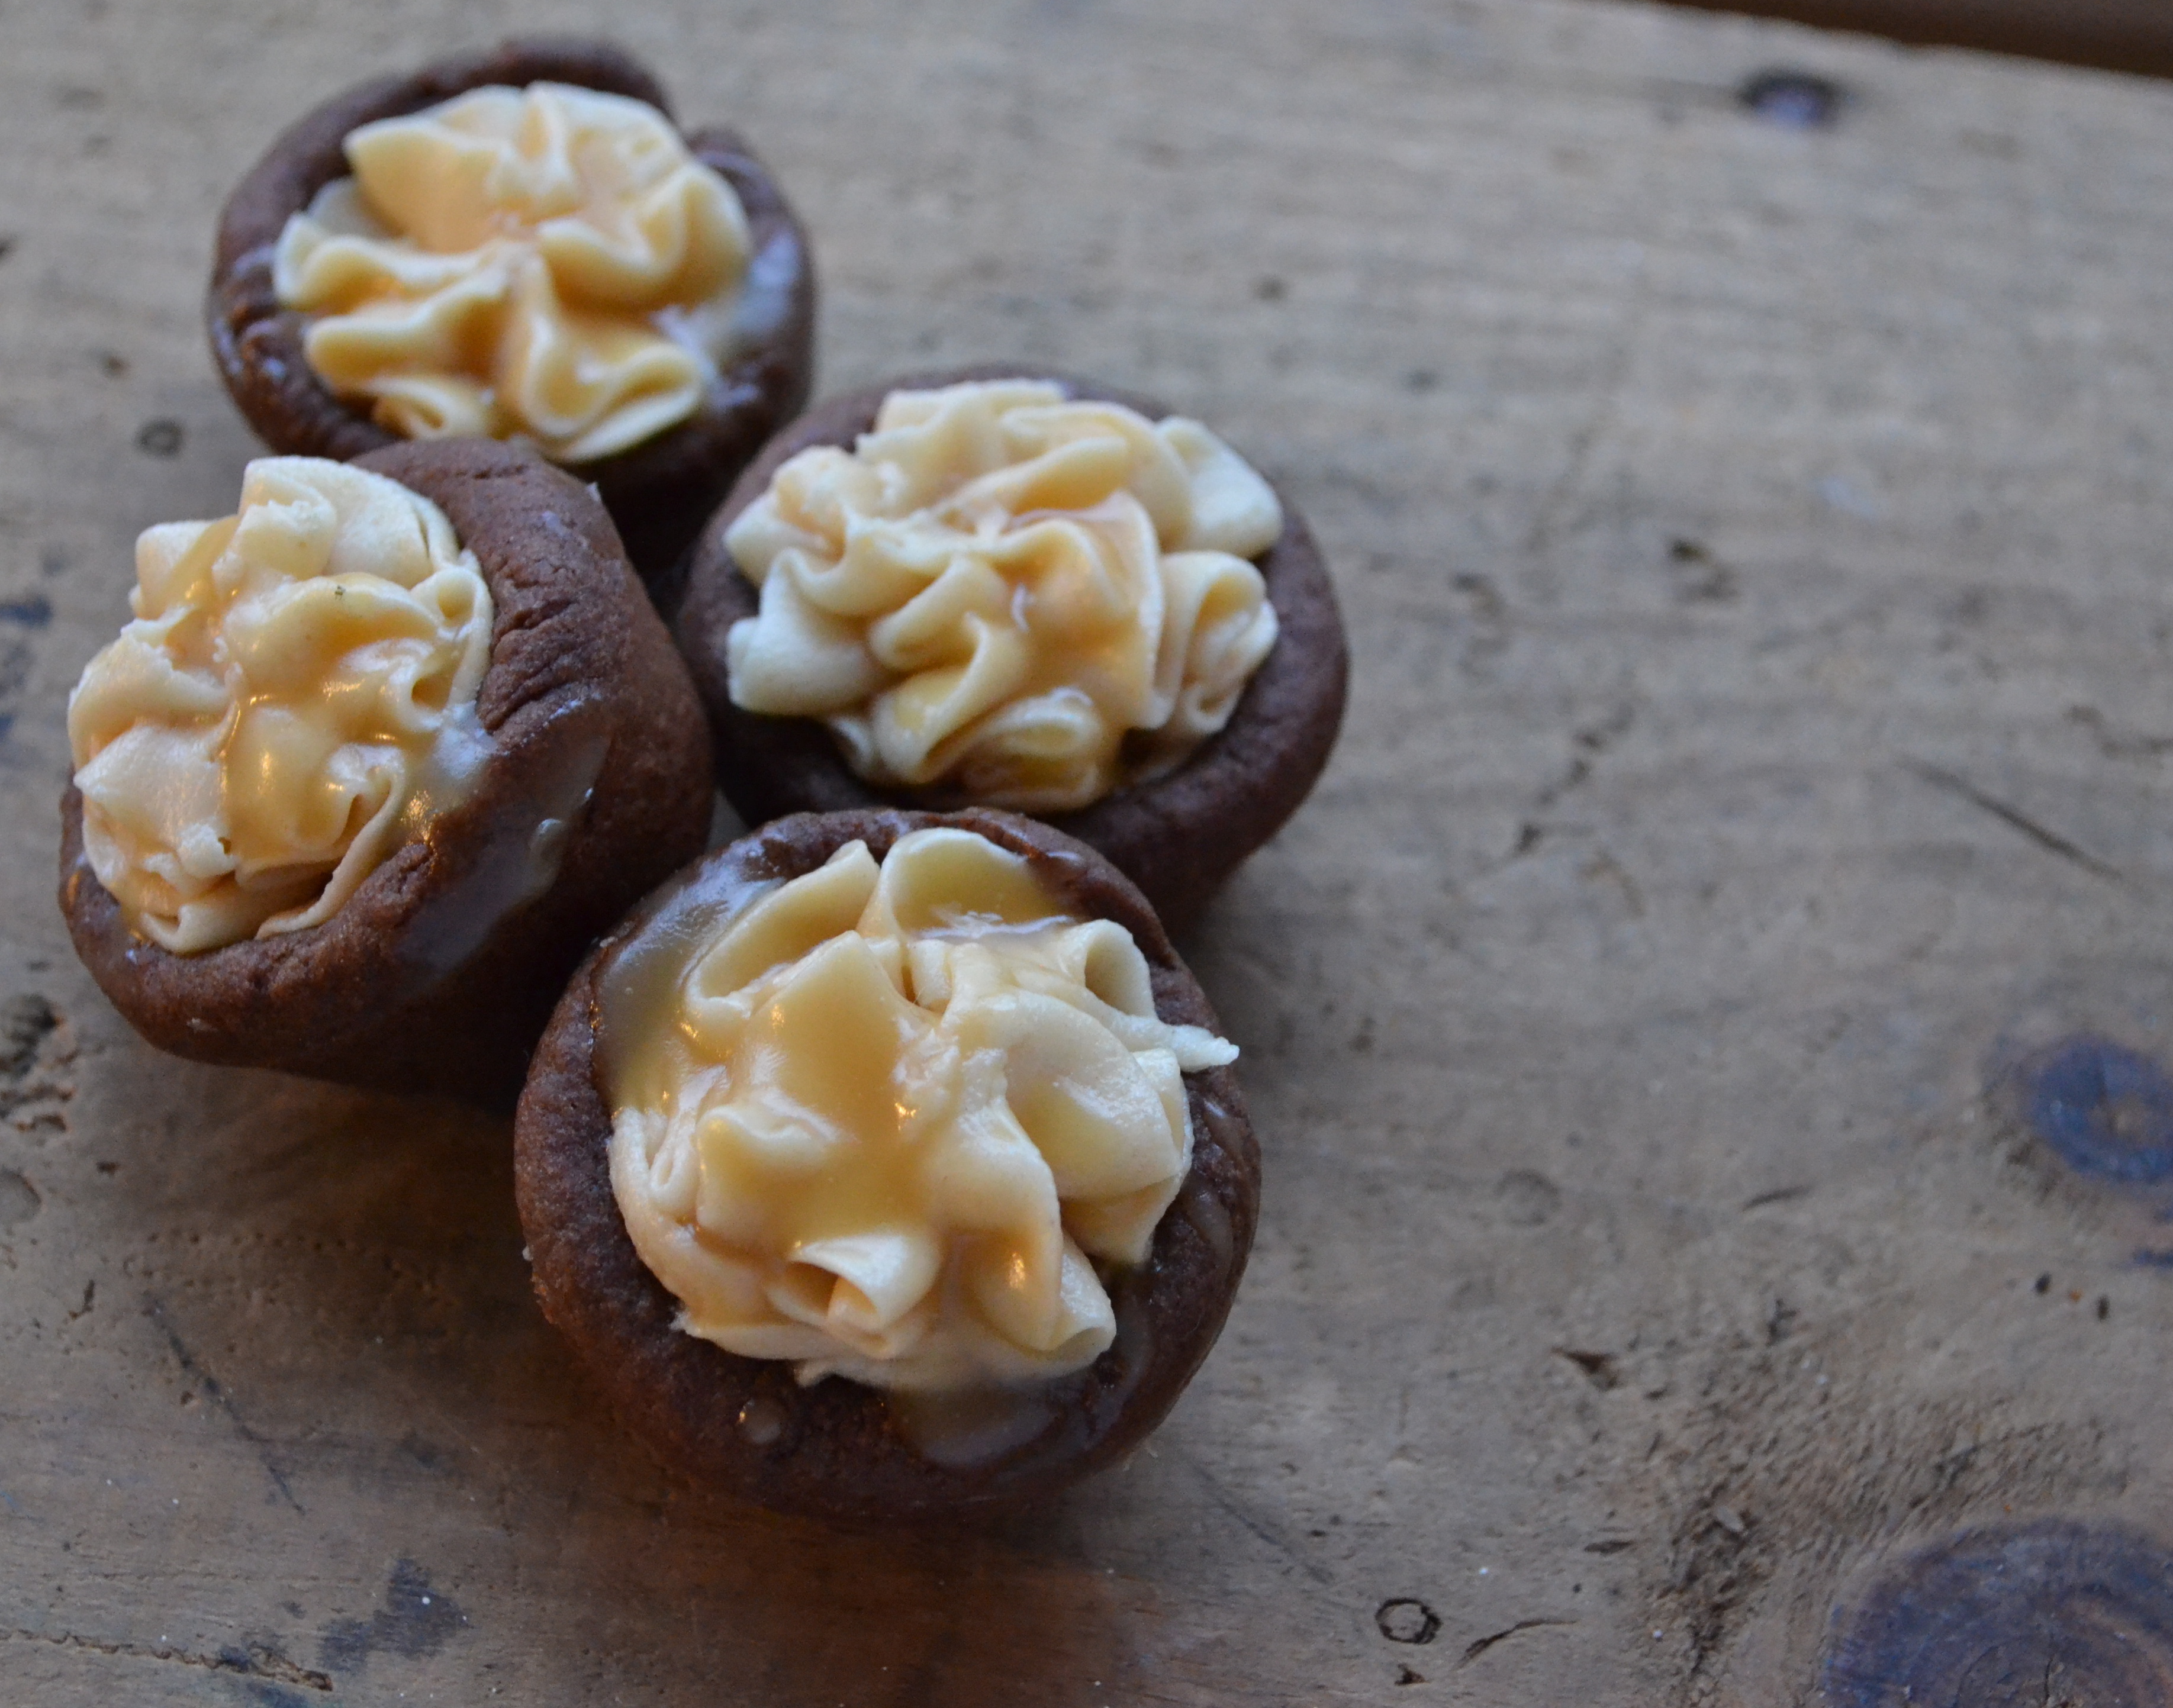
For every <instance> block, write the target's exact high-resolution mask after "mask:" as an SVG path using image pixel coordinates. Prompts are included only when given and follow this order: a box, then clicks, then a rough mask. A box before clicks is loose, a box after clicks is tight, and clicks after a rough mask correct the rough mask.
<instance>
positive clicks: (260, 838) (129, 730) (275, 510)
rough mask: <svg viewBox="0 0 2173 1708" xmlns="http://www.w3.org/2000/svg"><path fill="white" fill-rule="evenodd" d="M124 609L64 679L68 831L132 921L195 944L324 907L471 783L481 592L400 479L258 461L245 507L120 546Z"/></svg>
mask: <svg viewBox="0 0 2173 1708" xmlns="http://www.w3.org/2000/svg"><path fill="white" fill-rule="evenodd" d="M136 580H137V585H136V589H135V591H134V592H133V593H132V594H131V595H129V605H130V608H131V609H132V611H133V612H135V619H134V621H132V622H130V623H129V624H128V625H127V627H126V628H123V629H122V630H121V635H120V638H118V639H116V640H115V641H114V642H113V643H112V644H111V645H109V646H107V647H106V648H105V649H104V650H102V651H101V652H100V653H99V655H97V656H96V657H95V658H94V659H92V660H91V661H90V662H89V664H88V665H85V666H84V672H83V676H82V679H81V680H80V681H79V682H77V684H76V687H75V692H74V693H73V694H72V695H70V696H69V698H68V745H69V747H70V750H71V752H72V753H73V757H74V762H75V768H76V769H75V782H76V787H77V788H78V789H81V790H82V792H83V839H84V851H85V852H86V853H87V854H89V859H90V865H91V870H93V871H94V872H95V873H96V874H97V875H98V881H99V882H100V883H101V884H103V885H105V887H106V888H107V889H108V890H109V891H111V892H112V894H113V896H114V897H115V898H116V900H117V901H118V902H120V903H121V909H122V912H123V913H124V914H125V915H126V916H127V919H128V923H129V924H130V925H131V926H132V927H133V928H134V929H135V930H137V932H138V933H139V934H141V935H143V936H146V937H148V938H150V939H151V940H153V941H154V942H156V943H159V944H160V945H162V946H164V947H165V948H168V949H170V950H173V951H175V952H176V953H178V954H191V953H194V952H196V951H199V950H204V949H214V948H217V947H218V946H221V945H223V944H227V943H234V942H239V941H240V940H242V939H244V938H246V937H251V936H255V937H269V936H272V935H276V934H278V933H279V932H283V931H299V930H300V929H303V928H304V927H305V926H310V925H315V924H321V923H322V922H323V921H324V920H326V919H328V918H330V917H331V916H332V913H333V912H334V911H335V910H336V909H337V908H338V907H339V906H340V904H341V903H342V902H344V901H345V900H346V899H347V898H348V897H349V896H350V895H352V894H353V892H354V889H355V886H357V885H358V884H359V883H360V882H361V881H363V879H364V878H365V877H367V876H369V873H370V872H371V870H374V869H375V867H376V865H378V863H379V862H380V861H381V860H382V859H385V857H386V855H387V854H390V853H391V852H392V850H393V849H396V848H398V847H399V846H400V845H401V844H402V843H405V842H407V841H409V840H410V839H412V838H414V837H415V836H417V835H418V834H419V833H420V832H421V831H422V829H423V827H424V826H425V825H426V824H427V823H428V822H429V820H430V819H431V818H432V817H433V816H435V815H436V814H437V813H439V812H440V811H444V810H445V808H446V807H447V806H451V805H453V804H455V803H456V802H457V801H458V800H461V798H462V796H463V795H465V794H466V792H467V789H468V788H469V786H470V784H472V779H473V775H474V772H475V769H476V767H477V764H478V763H479V762H480V760H481V757H482V756H483V752H484V751H485V750H486V748H487V746H488V742H487V741H486V738H485V737H484V735H483V730H482V727H481V725H479V724H478V723H477V719H476V711H475V701H476V693H477V690H478V689H479V688H480V687H481V686H482V684H483V671H484V669H485V667H486V666H487V665H488V662H489V653H490V625H491V601H490V590H489V589H488V587H486V586H485V585H483V575H482V574H481V572H480V571H479V570H478V569H477V565H476V560H475V556H474V554H473V553H472V552H468V551H466V550H465V549H464V548H463V547H461V542H460V541H459V540H458V539H457V538H456V537H455V535H454V532H453V525H452V524H451V523H450V521H449V520H446V517H445V512H444V511H442V510H440V509H439V508H438V507H437V506H436V505H435V504H432V503H431V502H430V501H429V499H428V498H423V496H421V495H420V494H419V493H412V492H410V491H409V490H408V489H407V488H406V487H403V486H402V485H401V484H400V483H399V482H396V481H392V480H388V479H386V477H384V476H383V475H378V474H370V473H367V472H365V471H363V470H361V469H358V468H352V467H349V466H347V465H346V464H343V463H337V462H325V461H320V460H318V459H317V458H315V457H299V456H282V457H267V458H265V459H263V460H262V461H257V462H252V463H251V464H250V465H249V467H248V469H247V471H245V474H244V475H243V477H242V485H241V508H240V512H239V514H237V515H232V516H229V517H227V518H225V519H224V520H222V521H216V522H170V523H167V524H165V525H163V526H159V527H155V528H149V529H147V530H145V531H144V532H143V536H142V537H141V538H139V539H138V540H137V542H136Z"/></svg>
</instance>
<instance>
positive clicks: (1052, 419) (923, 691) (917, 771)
mask: <svg viewBox="0 0 2173 1708" xmlns="http://www.w3.org/2000/svg"><path fill="white" fill-rule="evenodd" d="M1282 527H1283V515H1282V509H1281V505H1280V504H1279V503H1278V502H1277V500H1276V498H1275V493H1274V492H1273V490H1272V489H1271V488H1270V487H1269V486H1268V484H1267V482H1265V481H1264V480H1263V479H1262V478H1261V477H1260V476H1259V474H1258V473H1257V472H1256V471H1254V469H1253V468H1252V467H1251V466H1249V465H1248V463H1246V462H1245V461H1244V460H1243V458H1241V457H1239V456H1238V455H1237V453H1236V452H1234V451H1233V450H1231V449H1230V448H1229V446H1227V445H1225V444H1224V443H1223V442H1222V441H1221V439H1218V438H1217V437H1216V435H1215V434H1212V433H1211V432H1210V431H1209V430H1208V429H1207V428H1205V427H1204V426H1202V425H1200V423H1198V422H1195V421H1191V420H1188V419H1185V418H1182V417H1171V418H1167V419H1165V420H1162V421H1160V422H1154V421H1150V420H1148V419H1147V418H1146V417H1145V416H1143V415H1140V414H1139V413H1138V412H1135V411H1134V410H1132V409H1130V408H1127V407H1124V406H1123V405H1121V404H1118V403H1112V402H1105V401H1087V400H1078V401H1068V400H1067V399H1066V397H1065V393H1064V391H1062V390H1061V389H1060V387H1058V386H1056V385H1051V384H1047V383H1043V382H1038V381H1033V380H975V381H968V382H966V383H962V384H959V385H950V386H946V387H943V388H941V389H940V390H934V391H893V392H892V393H890V394H889V395H888V396H887V397H886V398H885V400H884V401H883V402H882V407H881V408H880V410H879V412H877V414H876V420H875V423H874V427H873V430H872V431H871V432H868V433H865V434H861V435H860V437H859V439H857V441H856V442H855V445H854V447H853V448H852V449H851V450H846V449H844V447H843V446H839V445H817V446H814V447H812V448H810V449H808V450H804V451H801V453H800V454H799V455H795V456H794V457H792V458H791V459H790V460H789V461H786V462H785V464H784V465H783V466H781V467H780V468H779V470H778V471H777V472H776V475H775V476H774V478H773V479H772V481H771V482H770V484H769V487H768V489H767V491H766V492H764V493H763V495H762V496H761V497H760V498H758V499H757V500H756V501H755V502H754V503H753V504H751V505H749V506H748V507H747V509H745V510H743V511H742V512H741V514H740V515H739V516H738V517H737V518H736V520H734V521H733V522H732V524H731V527H730V529H729V530H728V531H726V533H725V547H726V549H727V550H728V552H730V554H731V558H732V559H733V561H734V562H735V563H736V564H737V565H738V567H739V568H740V570H741V573H742V574H744V575H745V576H746V577H747V579H748V580H749V581H750V582H752V584H754V585H755V586H757V587H758V589H759V590H760V604H759V608H758V614H757V615H755V616H752V617H745V618H741V620H739V621H737V622H734V623H733V624H732V626H731V629H730V631H729V634H728V636H727V638H726V644H725V655H726V665H727V670H728V681H729V692H730V696H731V701H732V703H733V704H735V705H736V706H738V707H739V708H741V709H744V710H747V711H750V712H755V713H760V714H771V715H777V716H790V717H805V718H814V719H820V720H821V721H822V723H823V724H824V725H827V726H828V729H829V730H830V732H831V734H832V735H833V736H834V738H835V739H836V741H837V743H838V747H839V749H840V751H841V752H842V754H843V756H844V759H845V761H846V762H847V763H848V764H849V766H850V767H851V768H852V770H853V771H854V772H855V773H856V774H857V775H858V776H860V778H861V779H864V780H865V781H867V782H869V783H871V784H875V785H876V786H877V787H882V788H897V789H941V790H943V791H945V792H946V793H949V794H955V795H962V796H964V797H966V798H968V799H970V800H975V801H979V802H984V803H988V804H991V805H996V806H1010V807H1015V808H1019V809H1022V810H1025V811H1034V812H1043V813H1047V812H1063V811H1075V810H1077V809H1079V808H1081V807H1084V806H1088V805H1090V804H1091V803H1092V802H1094V801H1096V800H1100V799H1102V798H1103V797H1104V796H1105V795H1108V794H1110V793H1111V792H1112V791H1113V790H1115V789H1119V788H1121V787H1123V786H1124V785H1126V784H1131V783H1135V782H1140V781H1142V780H1146V779H1151V778H1152V777H1154V776H1156V775H1158V774H1160V773H1162V772H1165V771H1167V770H1168V769H1170V768H1173V766H1175V765H1177V764H1178V763H1180V762H1182V761H1183V760H1184V757H1186V756H1187V755H1188V754H1189V753H1190V752H1192V751H1193V750H1194V748H1195V747H1196V746H1198V745H1199V744H1200V742H1202V741H1205V740H1206V739H1207V738H1208V737H1209V736H1211V735H1214V734H1215V733H1216V731H1218V730H1221V728H1222V727H1223V726H1224V725H1225V724H1227V722H1228V721H1229V719H1230V716H1231V714H1232V711H1233V710H1234V709H1235V708H1236V706H1237V700H1238V698H1239V696H1240V695H1241V694H1243V692H1244V688H1245V685H1246V683H1247V682H1248V680H1249V679H1250V678H1251V676H1252V675H1253V673H1254V671H1255V670H1256V669H1257V668H1258V667H1259V665H1260V664H1261V662H1262V661H1263V660H1264V659H1265V658H1266V657H1267V655H1268V654H1269V652H1270V649H1272V648H1273V647H1274V645H1275V638H1276V633H1277V621H1276V616H1275V609H1274V607H1273V606H1271V605H1270V603H1269V601H1268V598H1267V593H1266V587H1265V583H1264V580H1263V579H1262V576H1261V574H1260V572H1259V569H1258V568H1256V567H1255V566H1254V563H1252V562H1250V561H1249V560H1250V559H1252V558H1255V557H1257V556H1259V554H1260V553H1262V552H1265V551H1266V550H1267V549H1268V547H1270V546H1271V545H1273V544H1274V543H1275V540H1276V538H1277V537H1278V536H1279V535H1280V533H1281V531H1282Z"/></svg>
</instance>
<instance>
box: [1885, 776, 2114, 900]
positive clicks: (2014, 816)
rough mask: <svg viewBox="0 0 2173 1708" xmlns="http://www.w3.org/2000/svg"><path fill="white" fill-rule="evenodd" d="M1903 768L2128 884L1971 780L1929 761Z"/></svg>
mask: <svg viewBox="0 0 2173 1708" xmlns="http://www.w3.org/2000/svg"><path fill="white" fill-rule="evenodd" d="M1902 764H1903V765H1904V766H1905V767H1906V768H1907V769H1908V770H1909V771H1910V772H1911V773H1913V774H1914V775H1916V776H1917V777H1918V778H1920V779H1922V780H1923V781H1924V782H1926V783H1928V784H1931V785H1932V787H1933V788H1934V789H1943V790H1944V791H1945V792H1946V793H1947V794H1949V795H1953V796H1955V798H1956V799H1957V800H1965V801H1967V802H1968V803H1969V804H1970V805H1971V806H1974V807H1976V809H1977V810H1978V811H1980V812H1988V813H1990V814H1991V815H1992V816H1993V817H1994V818H1996V819H1998V821H1999V822H2001V823H2002V824H2003V825H2006V826H2007V827H2009V829H2012V830H2019V831H2020V832H2022V834H2023V835H2025V836H2026V837H2028V838H2030V841H2032V842H2034V843H2036V844H2037V846H2038V847H2040V848H2041V849H2044V850H2045V851H2046V853H2048V854H2057V855H2058V856H2059V857H2060V858H2061V859H2063V860H2068V861H2071V862H2073V864H2074V865H2079V866H2080V867H2081V868H2082V869H2083V870H2084V871H2086V872H2089V873H2090V874H2092V875H2093V876H2096V877H2100V878H2106V879H2108V880H2110V881H2111V882H2113V883H2116V884H2122V883H2126V882H2127V879H2126V877H2125V876H2122V873H2121V871H2120V869H2119V868H2118V867H2116V866H2111V865H2106V862H2105V861H2103V860H2101V859H2099V858H2098V857H2097V856H2096V855H2095V854H2092V853H2090V852H2089V850H2088V849H2084V848H2082V847H2080V846H2079V845H2078V844H2076V843H2073V842H2070V841H2069V840H2068V838H2066V837H2064V836H2062V835H2061V834H2060V832H2058V831H2057V830H2052V829H2048V828H2047V827H2046V826H2044V825H2041V824H2040V823H2038V822H2037V821H2036V819H2034V818H2032V817H2030V815H2029V814H2028V813H2026V812H2025V811H2022V809H2021V808H2019V807H2018V806H2009V805H2008V804H2007V803H2006V802H2005V801H2003V800H2001V799H1999V797H1998V795H1987V794H1986V793H1985V792H1984V790H1982V789H1979V788H1978V787H1977V786H1976V784H1974V783H1971V781H1970V780H1969V779H1967V778H1965V777H1962V776H1960V775H1958V774H1957V773H1955V772H1952V771H1949V770H1948V769H1946V768H1944V766H1939V765H1934V764H1933V763H1931V762H1929V761H1928V760H1923V759H1915V758H1905V759H1904V760H1903V761H1902Z"/></svg>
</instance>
